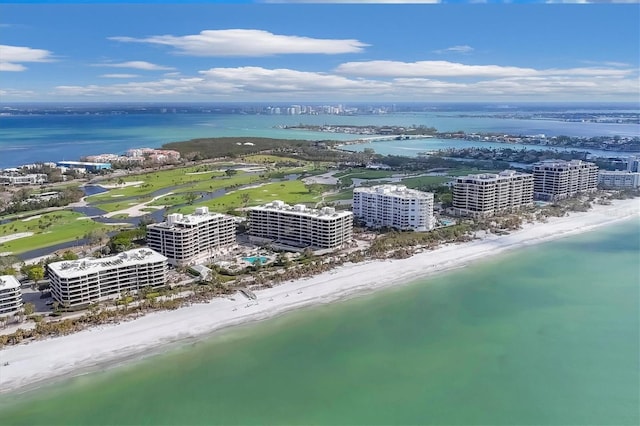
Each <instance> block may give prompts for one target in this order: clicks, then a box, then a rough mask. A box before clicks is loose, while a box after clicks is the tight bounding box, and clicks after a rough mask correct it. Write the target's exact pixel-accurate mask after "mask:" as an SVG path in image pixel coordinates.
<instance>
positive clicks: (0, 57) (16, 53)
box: [0, 44, 53, 71]
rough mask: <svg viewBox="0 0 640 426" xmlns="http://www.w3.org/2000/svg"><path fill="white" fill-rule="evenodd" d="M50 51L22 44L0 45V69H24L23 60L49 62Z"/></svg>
mask: <svg viewBox="0 0 640 426" xmlns="http://www.w3.org/2000/svg"><path fill="white" fill-rule="evenodd" d="M51 61H53V58H52V57H51V52H49V51H48V50H44V49H32V48H31V47H23V46H8V45H5V44H1V45H0V71H24V70H26V69H27V67H25V66H24V65H22V64H23V63H24V62H51Z"/></svg>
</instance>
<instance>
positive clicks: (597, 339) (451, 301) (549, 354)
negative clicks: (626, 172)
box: [0, 219, 640, 425]
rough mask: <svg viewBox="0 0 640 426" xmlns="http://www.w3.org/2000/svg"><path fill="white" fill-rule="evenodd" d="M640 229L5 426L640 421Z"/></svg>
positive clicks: (496, 265)
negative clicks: (19, 425)
mask: <svg viewBox="0 0 640 426" xmlns="http://www.w3.org/2000/svg"><path fill="white" fill-rule="evenodd" d="M639 258H640V222H639V221H638V220H637V219H634V220H631V221H626V222H622V223H617V224H614V225H611V226H608V227H605V228H600V229H597V230H595V231H591V232H587V233H584V234H581V235H576V236H571V237H567V238H563V239H560V240H556V241H552V242H546V243H542V244H538V245H534V246H530V247H526V248H522V249H518V250H515V251H512V252H510V253H506V254H501V255H499V256H496V257H491V258H488V259H486V260H484V261H481V262H479V263H476V264H473V265H470V266H468V267H466V268H462V269H458V270H455V271H451V272H447V273H443V274H440V275H437V276H434V277H430V278H428V279H423V280H418V281H416V282H413V283H408V284H407V285H404V286H400V287H397V288H393V289H389V290H382V291H379V292H375V293H373V294H369V295H362V296H359V297H355V298H353V299H350V300H346V301H341V302H337V303H333V304H330V305H324V306H318V307H313V308H306V309H302V310H299V311H295V312H291V313H288V314H285V315H283V316H281V317H278V318H275V319H271V320H267V321H264V322H260V323H257V324H250V325H247V326H242V327H237V328H233V329H229V330H226V331H223V332H220V333H216V334H215V335H213V336H210V337H209V338H206V339H203V340H200V341H198V342H195V343H193V342H191V343H185V344H184V345H182V346H180V347H178V348H172V349H170V350H167V352H166V353H163V354H161V355H155V356H151V357H148V358H144V359H142V360H139V361H135V362H129V363H127V364H125V365H123V366H119V367H114V368H111V369H108V370H106V371H101V372H96V373H90V374H87V375H83V376H79V377H75V378H72V379H67V380H64V381H58V382H54V383H51V384H49V385H47V386H44V387H42V388H40V389H36V390H33V391H29V392H26V393H20V394H17V393H14V394H8V395H3V396H2V397H1V398H0V424H3V425H13V424H16V425H18V424H23V425H36V424H47V425H53V424H61V425H94V424H95V425H97V424H110V425H124V424H131V425H160V424H179V425H191V424H194V425H195V424H341V425H347V424H367V425H374V424H387V425H388V424H438V425H472V424H473V425H480V424H482V425H516V424H517V425H534V424H535V425H587V424H590V425H637V424H639V423H640V414H639V407H640V395H639V383H640V366H639V363H638V359H639V356H640V350H639V338H640V337H639V336H640V325H639V318H640V308H639V303H640V289H639V288H640V270H639V265H640V259H639Z"/></svg>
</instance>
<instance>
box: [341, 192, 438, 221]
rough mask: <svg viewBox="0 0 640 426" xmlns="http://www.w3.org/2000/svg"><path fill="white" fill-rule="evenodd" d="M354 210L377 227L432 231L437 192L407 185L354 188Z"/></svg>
mask: <svg viewBox="0 0 640 426" xmlns="http://www.w3.org/2000/svg"><path fill="white" fill-rule="evenodd" d="M353 214H354V215H355V216H356V217H358V218H360V219H362V220H363V221H364V222H365V223H366V225H367V226H369V227H374V228H381V227H385V226H388V227H390V228H396V229H400V230H403V231H408V230H413V231H429V230H431V229H433V227H434V226H435V220H434V218H433V194H432V193H430V192H422V191H417V190H415V189H407V187H406V186H404V185H378V186H372V187H369V188H365V187H360V188H356V189H354V190H353Z"/></svg>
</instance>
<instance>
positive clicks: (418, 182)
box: [401, 176, 451, 189]
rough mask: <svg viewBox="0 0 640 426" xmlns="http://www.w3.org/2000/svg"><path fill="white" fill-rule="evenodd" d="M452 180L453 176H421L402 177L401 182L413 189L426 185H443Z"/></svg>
mask: <svg viewBox="0 0 640 426" xmlns="http://www.w3.org/2000/svg"><path fill="white" fill-rule="evenodd" d="M450 180H451V178H450V177H446V176H420V177H410V178H406V179H402V182H401V184H402V185H405V186H406V187H407V188H412V189H413V188H420V187H424V186H431V185H441V184H443V183H445V182H449V181H450Z"/></svg>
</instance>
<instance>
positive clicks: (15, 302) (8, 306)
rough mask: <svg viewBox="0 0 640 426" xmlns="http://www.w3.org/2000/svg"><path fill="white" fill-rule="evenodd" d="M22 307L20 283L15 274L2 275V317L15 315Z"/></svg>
mask: <svg viewBox="0 0 640 426" xmlns="http://www.w3.org/2000/svg"><path fill="white" fill-rule="evenodd" d="M20 309H22V293H21V292H20V283H19V282H18V280H17V279H16V277H14V276H13V275H2V276H0V317H4V316H9V315H13V314H15V313H17V312H19V311H20Z"/></svg>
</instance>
